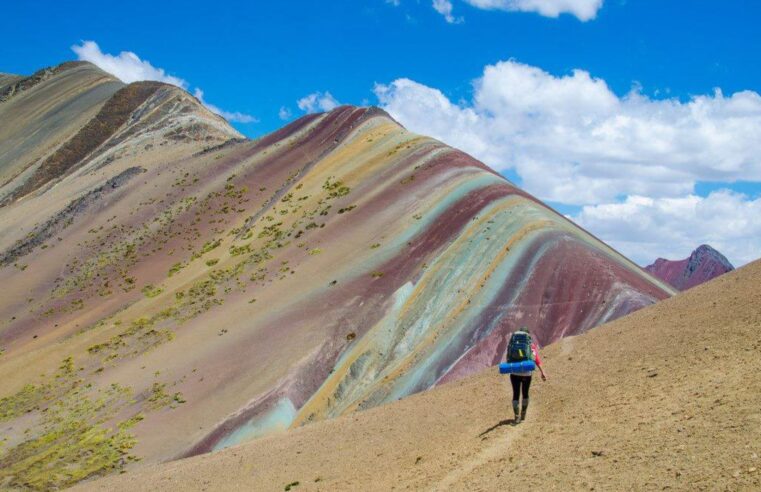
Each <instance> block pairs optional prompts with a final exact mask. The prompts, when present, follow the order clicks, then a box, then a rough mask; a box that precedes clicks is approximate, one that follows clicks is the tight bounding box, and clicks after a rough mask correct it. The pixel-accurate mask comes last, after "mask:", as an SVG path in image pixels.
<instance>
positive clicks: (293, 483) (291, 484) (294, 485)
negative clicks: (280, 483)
mask: <svg viewBox="0 0 761 492" xmlns="http://www.w3.org/2000/svg"><path fill="white" fill-rule="evenodd" d="M298 486H299V482H298V481H297V482H291V483H289V484H288V485H286V486H285V489H284V490H285V491H286V492H288V491H289V490H291V489H292V488H294V487H298Z"/></svg>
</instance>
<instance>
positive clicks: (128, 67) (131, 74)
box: [71, 41, 257, 123]
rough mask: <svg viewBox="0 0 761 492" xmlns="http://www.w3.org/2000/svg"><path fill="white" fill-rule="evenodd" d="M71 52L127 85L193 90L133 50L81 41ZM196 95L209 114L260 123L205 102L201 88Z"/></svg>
mask: <svg viewBox="0 0 761 492" xmlns="http://www.w3.org/2000/svg"><path fill="white" fill-rule="evenodd" d="M71 49H72V51H74V53H76V55H77V58H78V59H79V60H83V61H89V62H90V63H93V64H94V65H97V66H98V67H99V68H100V69H101V70H103V71H105V72H108V73H110V74H111V75H113V76H114V77H116V78H118V79H119V80H121V81H122V82H125V83H127V84H129V83H131V82H138V81H140V80H156V81H158V82H165V83H167V84H172V85H176V86H177V87H180V88H182V89H185V90H189V89H190V84H189V83H188V82H187V81H186V80H185V79H182V78H180V77H176V76H174V75H169V74H168V73H167V72H166V70H164V69H163V68H158V67H154V66H153V65H152V64H151V62H149V61H148V60H143V59H141V58H140V57H139V56H137V55H136V54H135V53H133V52H132V51H122V52H121V53H119V54H118V55H112V54H109V53H103V51H101V49H100V46H98V43H96V42H95V41H82V42H81V44H78V45H74V46H72V47H71ZM193 95H194V96H195V97H196V98H197V99H198V100H199V101H201V102H202V103H203V104H204V105H205V106H206V107H207V108H208V109H209V111H212V112H213V113H216V114H218V115H220V116H222V117H223V118H225V119H227V120H228V121H236V122H240V123H252V122H255V121H257V119H256V118H254V117H253V116H251V115H248V114H245V113H240V112H237V111H235V112H230V111H225V110H223V109H220V108H219V107H217V106H214V105H213V104H209V103H207V102H205V101H204V100H203V91H202V90H201V89H200V88H198V87H197V88H196V89H195V90H194V92H193Z"/></svg>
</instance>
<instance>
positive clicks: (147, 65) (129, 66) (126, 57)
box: [71, 41, 189, 90]
mask: <svg viewBox="0 0 761 492" xmlns="http://www.w3.org/2000/svg"><path fill="white" fill-rule="evenodd" d="M71 49H72V51H74V53H76V55H77V57H78V58H79V59H80V60H84V61H89V62H90V63H93V64H95V65H97V66H98V67H100V68H101V70H103V71H105V72H108V73H110V74H111V75H113V76H114V77H116V78H118V79H119V80H121V81H122V82H125V83H127V84H129V83H131V82H137V81H140V80H157V81H159V82H166V83H167V84H172V85H176V86H177V87H182V88H183V89H185V90H187V89H188V87H189V85H188V82H187V81H186V80H184V79H181V78H179V77H175V76H173V75H169V74H167V73H166V71H165V70H164V69H163V68H157V67H154V66H153V65H151V62H149V61H148V60H141V59H140V57H139V56H137V55H136V54H135V53H133V52H131V51H122V52H121V53H119V54H118V55H111V54H108V53H103V52H102V51H101V50H100V46H98V43H96V42H95V41H82V44H79V45H76V44H75V45H74V46H72V47H71Z"/></svg>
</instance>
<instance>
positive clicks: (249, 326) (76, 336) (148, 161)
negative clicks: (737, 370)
mask: <svg viewBox="0 0 761 492" xmlns="http://www.w3.org/2000/svg"><path fill="white" fill-rule="evenodd" d="M0 122H2V124H0V285H3V286H4V288H3V291H2V295H1V296H0V354H2V355H0V381H2V385H0V435H2V436H3V437H4V438H5V441H4V442H3V443H2V447H1V448H0V488H4V487H6V486H8V487H11V488H13V487H27V486H33V487H36V488H40V489H53V488H58V487H62V486H64V485H67V484H70V483H72V482H76V481H78V480H81V479H83V478H87V477H89V476H92V475H98V474H103V473H107V472H112V471H115V470H119V469H121V468H124V467H125V466H127V465H129V464H130V463H132V460H133V459H135V458H140V459H142V461H143V462H145V463H156V462H161V461H166V460H170V459H173V458H177V457H180V456H187V455H192V454H199V453H204V452H208V451H211V450H214V449H219V448H222V447H226V446H230V445H233V444H236V443H238V442H242V441H246V440H249V439H252V438H254V437H257V436H260V435H263V434H267V433H271V432H273V431H275V430H277V429H283V428H288V427H294V426H299V425H302V424H305V423H308V422H311V421H315V420H320V419H325V418H330V417H334V416H337V415H341V414H344V413H348V412H352V411H355V410H358V409H365V408H370V407H373V406H376V405H379V404H382V403H386V402H391V401H395V400H397V399H399V398H402V397H404V396H407V395H410V394H412V393H416V392H419V391H422V390H425V389H428V388H431V387H432V386H435V385H438V384H440V383H442V382H445V381H450V380H453V379H458V378H461V377H463V376H466V375H468V374H471V373H473V372H474V371H477V370H480V369H482V368H484V367H487V366H489V365H492V364H495V363H496V362H498V361H500V360H501V359H502V357H504V353H505V347H506V344H507V340H508V337H509V334H510V333H511V331H513V330H514V329H516V328H517V327H520V326H522V325H527V326H529V327H530V328H531V329H532V330H533V332H534V334H535V337H536V339H537V340H538V341H539V342H540V343H541V344H547V343H550V342H552V341H554V340H557V339H559V338H561V337H564V336H567V335H574V334H578V333H581V332H584V331H587V330H589V329H590V328H592V327H595V326H597V325H599V324H601V323H604V322H606V321H609V320H611V319H614V318H617V317H620V316H622V315H625V314H627V313H629V312H631V311H634V310H636V309H639V308H641V307H643V306H647V305H650V304H652V303H654V302H656V301H658V300H660V299H664V298H667V297H669V296H671V295H672V294H673V293H674V292H675V291H674V290H673V289H672V288H670V287H669V286H667V285H666V284H665V283H663V282H660V281H658V280H657V279H655V278H654V277H652V276H651V275H647V274H646V273H645V272H644V271H643V270H642V269H641V268H639V267H638V266H637V265H635V264H633V263H632V262H631V261H629V260H628V259H626V258H625V257H623V256H622V255H620V254H619V253H617V252H616V251H614V250H613V249H611V248H610V247H609V246H607V245H606V244H604V243H602V242H601V241H599V240H598V239H596V238H595V237H593V236H591V235H590V234H588V233H587V232H585V231H583V230H582V229H580V228H579V227H577V226H576V225H575V224H573V223H572V222H570V221H568V220H567V219H566V218H564V217H563V216H562V215H559V214H558V213H556V212H555V211H553V210H552V209H550V208H549V207H547V206H546V205H544V204H543V203H541V202H540V201H538V200H537V199H536V198H534V197H532V196H530V195H529V194H527V193H526V192H524V191H523V190H520V189H518V188H516V187H515V186H514V185H512V184H511V183H510V182H508V181H507V180H505V179H504V178H503V177H502V176H500V175H499V174H498V173H496V172H494V171H493V170H491V169H490V168H488V167H487V166H485V165H484V164H482V163H480V162H478V161H477V160H475V159H474V158H472V157H470V156H468V155H466V154H464V153H462V152H460V151H458V150H456V149H453V148H451V147H448V146H446V145H444V144H443V143H441V142H439V141H436V140H434V139H432V138H428V137H424V136H420V135H416V134H413V133H410V132H408V131H407V130H405V129H404V128H403V127H401V126H400V125H399V124H398V123H397V122H395V121H394V120H393V119H392V118H391V117H389V115H387V114H386V113H385V112H383V111H382V110H380V109H378V108H359V107H350V106H342V107H339V108H336V109H335V110H333V111H331V112H330V113H325V114H311V115H307V116H304V117H303V118H301V119H299V120H297V121H295V122H293V123H291V124H289V125H288V126H286V127H284V128H282V129H280V130H278V131H276V132H274V133H272V134H270V135H266V136H264V137H262V138H261V139H257V140H246V139H243V138H241V135H239V134H238V132H236V131H235V130H234V129H233V128H232V127H230V126H229V124H228V123H227V122H226V121H224V120H223V119H221V118H220V117H218V116H216V115H215V114H213V113H211V112H210V111H208V110H207V109H206V108H205V107H204V106H203V105H202V104H201V103H200V102H199V101H198V100H197V99H195V98H194V97H193V96H191V95H190V94H188V93H187V92H185V91H183V90H181V89H179V88H177V87H174V86H170V85H166V84H160V83H156V82H137V83H133V84H126V85H125V84H123V83H121V82H120V81H118V80H116V79H115V78H113V77H111V76H110V75H108V74H106V73H105V72H103V71H101V70H99V69H98V68H97V67H95V66H94V65H91V64H88V63H69V64H64V65H60V66H58V67H53V68H49V69H44V70H41V71H39V72H37V73H35V74H34V75H32V76H30V77H20V76H14V75H7V74H5V75H2V76H0ZM29 484H32V485H29Z"/></svg>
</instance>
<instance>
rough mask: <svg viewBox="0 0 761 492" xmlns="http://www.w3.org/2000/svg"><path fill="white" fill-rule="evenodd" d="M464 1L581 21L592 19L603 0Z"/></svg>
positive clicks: (486, 6) (493, 8) (476, 4)
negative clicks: (570, 17)
mask: <svg viewBox="0 0 761 492" xmlns="http://www.w3.org/2000/svg"><path fill="white" fill-rule="evenodd" d="M465 2H466V3H468V4H470V5H472V6H474V7H477V8H480V9H485V10H507V11H517V12H536V13H538V14H539V15H543V16H545V17H558V16H559V15H560V14H571V15H575V16H576V17H577V18H578V19H579V20H581V21H588V20H591V19H594V18H595V17H596V16H597V11H598V10H600V9H601V8H602V4H603V0H465Z"/></svg>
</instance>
